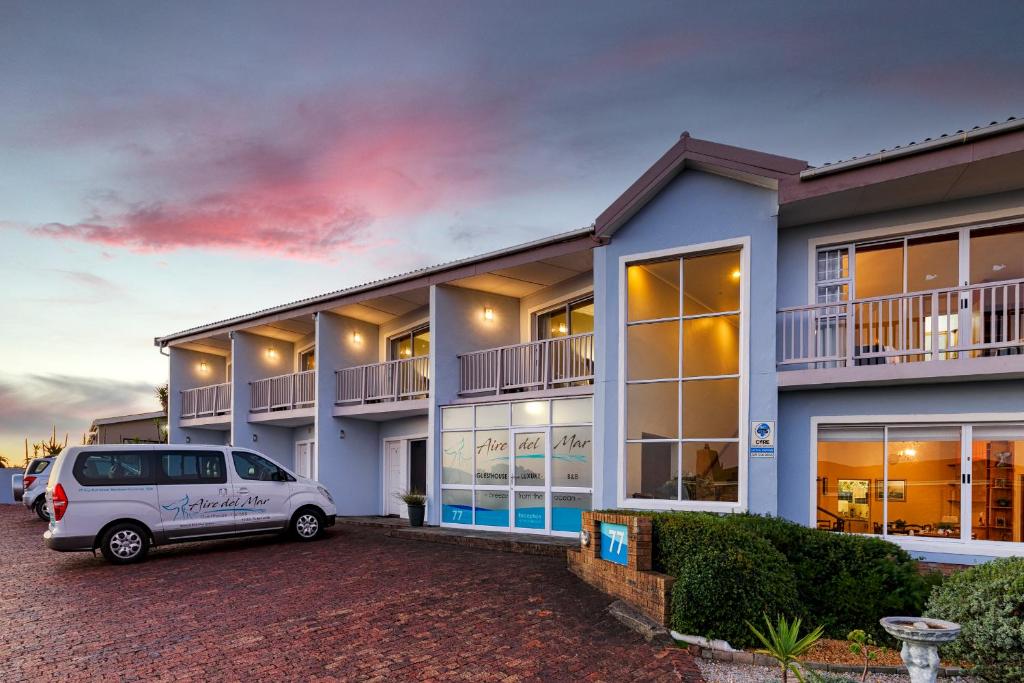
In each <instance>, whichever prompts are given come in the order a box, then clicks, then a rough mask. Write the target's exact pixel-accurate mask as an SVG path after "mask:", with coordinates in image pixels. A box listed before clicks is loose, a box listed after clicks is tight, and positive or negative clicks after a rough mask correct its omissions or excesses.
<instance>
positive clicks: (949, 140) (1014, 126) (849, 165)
mask: <svg viewBox="0 0 1024 683" xmlns="http://www.w3.org/2000/svg"><path fill="white" fill-rule="evenodd" d="M1022 128H1024V118H1019V119H1011V120H1009V121H1004V122H1003V123H997V124H996V125H994V126H985V127H983V128H974V129H972V130H969V131H966V132H961V133H956V134H955V135H943V136H942V137H939V138H935V139H934V140H928V141H926V142H921V143H912V144H909V145H906V146H903V147H897V148H896V149H890V150H882V151H881V152H876V153H875V154H869V155H867V156H863V157H858V158H856V159H850V160H848V161H840V162H838V163H835V164H829V165H827V166H818V167H816V168H809V169H807V170H805V171H801V172H800V180H810V179H812V178H820V177H821V176H825V175H831V174H833V173H841V172H843V171H849V170H851V169H854V168H860V167H862V166H869V165H871V164H880V163H883V162H886V161H892V160H893V159H899V158H901V157H908V156H911V155H914V154H922V153H924V152H931V151H934V150H936V149H941V148H943V147H953V146H955V145H966V144H968V143H971V142H974V141H976V140H980V139H982V138H987V137H991V136H993V135H1002V134H1003V133H1009V132H1011V131H1014V130H1018V129H1022Z"/></svg>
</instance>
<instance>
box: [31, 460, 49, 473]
mask: <svg viewBox="0 0 1024 683" xmlns="http://www.w3.org/2000/svg"><path fill="white" fill-rule="evenodd" d="M49 466H50V461H49V460H36V461H35V462H34V463H32V464H31V465H29V468H28V472H26V473H25V474H42V473H43V472H45V471H46V468H47V467H49Z"/></svg>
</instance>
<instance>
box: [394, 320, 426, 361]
mask: <svg viewBox="0 0 1024 683" xmlns="http://www.w3.org/2000/svg"><path fill="white" fill-rule="evenodd" d="M429 331H430V323H429V322H426V323H420V324H417V325H415V326H413V327H410V328H407V329H405V330H402V331H401V332H397V333H395V334H393V335H391V336H389V337H388V338H387V348H386V349H385V350H386V351H387V359H388V360H389V361H394V360H411V359H413V358H429V357H430V353H429V352H428V353H427V354H426V355H424V356H417V355H415V354H416V340H415V337H416V335H417V334H419V333H421V332H429ZM402 339H408V340H409V355H408V356H404V357H403V356H399V355H397V354H396V349H395V342H399V341H401V340H402ZM431 350H433V347H431Z"/></svg>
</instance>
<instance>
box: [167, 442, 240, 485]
mask: <svg viewBox="0 0 1024 683" xmlns="http://www.w3.org/2000/svg"><path fill="white" fill-rule="evenodd" d="M153 454H154V456H155V460H156V462H155V465H154V468H155V470H156V471H155V474H156V483H157V485H158V486H196V485H202V484H218V485H223V484H227V483H228V471H227V458H225V457H224V451H222V450H209V451H204V450H191V449H182V450H174V449H161V450H158V451H153ZM168 455H180V456H185V455H194V456H196V457H197V458H198V457H200V456H207V457H208V456H211V455H212V456H219V457H220V464H221V476H220V477H218V478H216V479H203V478H202V477H182V478H178V479H175V478H172V477H171V476H170V475H169V474H167V473H166V472H165V471H164V457H165V456H168Z"/></svg>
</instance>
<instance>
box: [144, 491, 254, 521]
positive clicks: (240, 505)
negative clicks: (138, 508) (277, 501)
mask: <svg viewBox="0 0 1024 683" xmlns="http://www.w3.org/2000/svg"><path fill="white" fill-rule="evenodd" d="M269 502H270V499H269V498H260V497H259V496H249V497H248V498H245V499H244V500H243V499H242V498H224V499H222V500H211V499H209V498H197V499H196V500H194V501H193V500H190V499H189V497H188V495H186V496H184V497H183V498H182V499H181V500H179V501H176V502H174V503H171V504H170V505H161V506H160V507H162V508H163V509H164V510H167V511H168V512H172V511H173V512H174V519H175V520H179V519H195V518H196V517H206V516H209V515H218V514H222V513H225V512H265V511H266V510H265V508H263V507H256V506H264V505H266V504H267V503H269Z"/></svg>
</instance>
